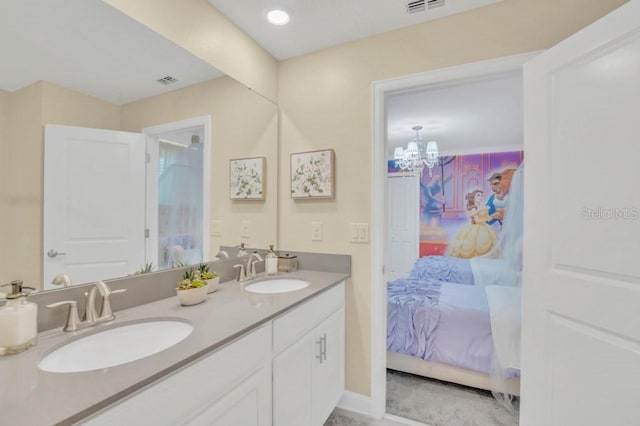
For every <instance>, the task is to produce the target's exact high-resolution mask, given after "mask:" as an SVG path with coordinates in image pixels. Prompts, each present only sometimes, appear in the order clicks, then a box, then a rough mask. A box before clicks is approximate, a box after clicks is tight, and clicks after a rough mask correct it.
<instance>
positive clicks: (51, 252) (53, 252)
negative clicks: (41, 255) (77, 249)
mask: <svg viewBox="0 0 640 426" xmlns="http://www.w3.org/2000/svg"><path fill="white" fill-rule="evenodd" d="M66 254H67V253H60V252H59V251H58V250H49V251H48V252H47V256H49V257H57V256H64V255H66Z"/></svg>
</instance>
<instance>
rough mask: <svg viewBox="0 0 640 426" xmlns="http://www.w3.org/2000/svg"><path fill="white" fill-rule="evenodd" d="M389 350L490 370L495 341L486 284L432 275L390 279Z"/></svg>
mask: <svg viewBox="0 0 640 426" xmlns="http://www.w3.org/2000/svg"><path fill="white" fill-rule="evenodd" d="M387 303H388V308H387V350H389V351H393V352H400V353H405V354H408V355H411V356H415V357H419V358H422V359H424V360H427V361H437V362H442V363H445V364H449V365H454V366H456V367H461V368H465V369H468V370H474V371H479V372H483V373H489V372H490V371H491V365H492V358H493V341H492V337H491V321H490V316H489V305H488V303H487V297H486V293H485V289H484V288H483V287H477V286H473V285H460V284H455V283H445V282H441V281H438V280H433V279H430V280H429V279H427V280H424V279H412V278H409V279H399V280H396V281H393V282H391V283H389V285H388V302H387Z"/></svg>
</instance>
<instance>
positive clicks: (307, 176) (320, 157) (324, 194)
mask: <svg viewBox="0 0 640 426" xmlns="http://www.w3.org/2000/svg"><path fill="white" fill-rule="evenodd" d="M290 172H291V175H290V177H291V179H290V180H291V198H293V199H317V198H334V196H335V153H334V151H333V149H322V150H317V151H307V152H298V153H292V154H291V165H290Z"/></svg>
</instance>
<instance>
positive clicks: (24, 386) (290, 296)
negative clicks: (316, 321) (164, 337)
mask: <svg viewBox="0 0 640 426" xmlns="http://www.w3.org/2000/svg"><path fill="white" fill-rule="evenodd" d="M348 276H349V275H348V274H344V273H333V272H319V271H309V270H299V271H297V272H293V273H289V274H280V275H279V277H283V278H284V277H286V278H300V279H303V280H306V281H309V282H310V285H309V287H306V288H303V289H301V290H297V291H293V292H289V293H279V294H271V295H269V294H256V293H250V292H247V291H244V290H243V284H240V283H237V282H235V281H228V282H225V283H221V285H220V287H219V289H218V290H217V291H216V292H214V293H211V294H209V295H208V296H207V300H205V302H204V303H201V304H198V305H194V306H181V305H180V303H179V301H178V298H177V297H169V298H166V299H162V300H159V301H157V302H152V303H148V304H145V305H140V306H137V307H135V308H131V309H127V310H123V311H119V312H116V319H115V320H114V321H112V322H109V323H105V324H100V325H98V326H95V327H90V328H87V329H84V330H80V331H78V332H63V331H62V329H61V328H57V329H54V330H49V331H46V332H43V333H40V334H39V335H38V344H37V345H36V346H35V347H33V348H31V349H29V350H27V351H26V352H23V353H21V354H18V355H11V356H5V357H0V425H12V426H13V425H28V426H39V425H53V424H73V423H74V422H77V421H79V420H80V419H82V418H84V417H86V416H89V415H91V414H92V413H94V412H96V411H98V410H100V409H102V408H104V407H106V406H107V405H109V404H112V403H114V402H116V401H118V400H119V399H121V398H123V397H125V396H127V395H129V394H131V393H132V392H135V391H136V390H138V389H140V388H141V387H143V386H145V385H147V384H149V383H152V382H154V381H156V380H159V379H161V378H162V377H163V376H165V375H167V374H168V373H170V372H173V371H175V370H177V369H178V368H181V367H184V366H185V365H186V364H187V363H188V362H190V361H193V360H195V359H197V358H200V357H201V356H203V355H205V354H208V353H211V352H213V351H215V350H217V349H219V348H220V347H222V346H224V345H225V344H226V343H229V342H230V341H232V340H233V339H235V338H237V337H239V336H241V335H243V334H245V333H247V332H248V331H250V330H252V329H254V328H256V327H257V326H259V325H260V324H263V323H264V322H266V321H269V320H271V319H273V318H275V317H276V316H278V315H281V314H282V313H284V312H286V311H288V310H289V309H291V308H292V307H294V306H296V305H298V304H300V303H301V302H304V301H306V300H307V299H309V298H311V297H313V296H315V295H316V294H318V293H320V292H322V291H324V290H326V289H328V288H330V287H332V286H334V285H335V284H338V283H340V282H342V281H343V280H345V279H346V278H347V277H348ZM253 282H254V281H248V282H247V283H245V285H248V284H251V283H253ZM150 318H182V319H184V320H187V321H189V322H190V323H191V324H192V325H193V326H194V329H193V332H192V333H191V334H190V335H189V336H188V337H187V338H186V339H185V340H183V341H181V342H180V343H178V344H177V345H175V346H172V347H170V348H169V349H166V350H164V351H162V352H159V353H157V354H155V355H151V356H148V357H146V358H142V359H139V360H137V361H133V362H129V363H127V364H123V365H119V366H116V367H109V368H105V369H102V370H94V371H87V372H81V373H48V372H44V371H41V370H40V369H38V366H37V365H38V362H39V361H40V360H41V359H42V358H43V357H44V356H46V355H47V354H48V353H49V352H51V351H52V350H54V349H56V348H57V347H59V346H61V345H63V344H65V343H66V342H67V341H69V340H71V339H74V338H76V337H77V336H80V335H83V334H88V333H95V332H97V331H100V330H102V329H104V328H106V327H110V326H116V325H118V324H121V323H125V322H130V321H136V320H147V319H150Z"/></svg>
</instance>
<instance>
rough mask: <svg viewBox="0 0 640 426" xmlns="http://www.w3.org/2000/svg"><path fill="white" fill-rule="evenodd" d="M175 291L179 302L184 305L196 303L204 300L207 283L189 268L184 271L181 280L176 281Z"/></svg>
mask: <svg viewBox="0 0 640 426" xmlns="http://www.w3.org/2000/svg"><path fill="white" fill-rule="evenodd" d="M176 293H177V294H178V299H180V304H182V305H184V306H189V305H197V304H198V303H201V302H204V299H205V298H206V297H207V283H206V282H204V281H203V280H202V279H201V278H200V275H199V274H196V273H194V272H193V270H191V269H190V270H188V271H185V273H184V275H183V279H182V281H180V282H179V283H178V287H177V288H176Z"/></svg>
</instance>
